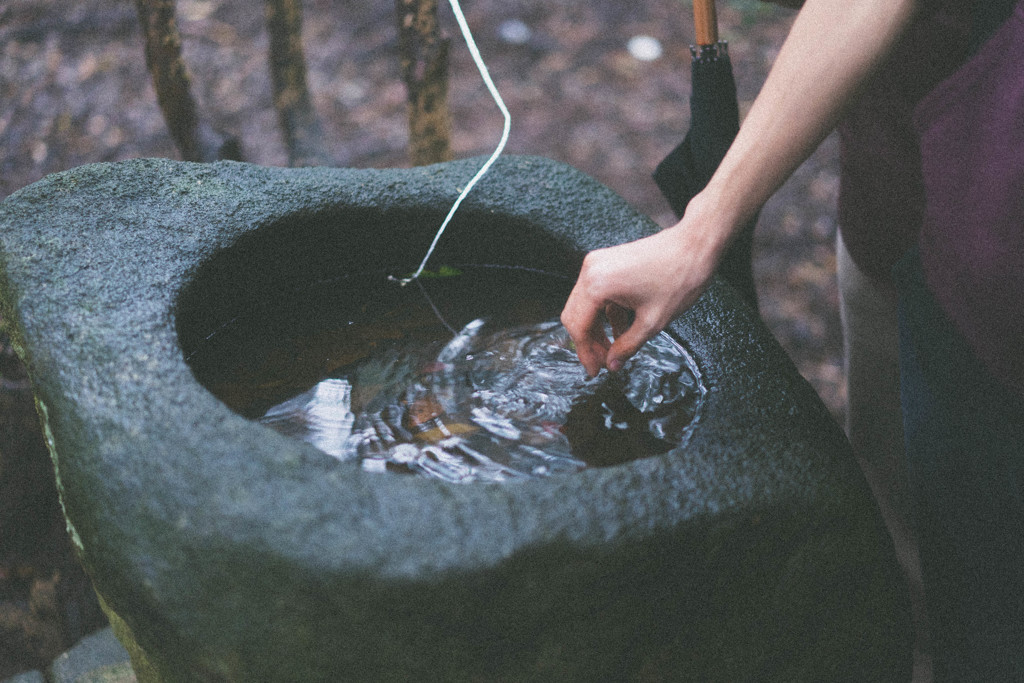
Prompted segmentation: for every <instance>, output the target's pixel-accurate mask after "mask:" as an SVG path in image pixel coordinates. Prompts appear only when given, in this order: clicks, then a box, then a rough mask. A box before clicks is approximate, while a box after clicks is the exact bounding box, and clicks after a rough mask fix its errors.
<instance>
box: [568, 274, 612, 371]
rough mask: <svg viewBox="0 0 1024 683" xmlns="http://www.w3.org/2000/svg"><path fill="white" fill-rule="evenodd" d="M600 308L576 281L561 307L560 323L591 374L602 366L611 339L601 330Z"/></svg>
mask: <svg viewBox="0 0 1024 683" xmlns="http://www.w3.org/2000/svg"><path fill="white" fill-rule="evenodd" d="M601 308H602V306H599V305H597V304H596V303H594V302H593V301H592V300H590V299H589V297H588V296H587V295H586V294H585V293H584V291H583V289H581V287H580V286H579V285H577V286H576V287H575V288H573V291H572V293H571V294H570V295H569V299H568V300H567V301H566V302H565V308H564V309H563V310H562V317H561V319H562V324H563V325H565V328H566V330H568V332H569V335H570V336H571V337H572V339H573V342H574V343H575V344H576V354H577V355H578V356H579V358H580V362H581V363H583V367H584V369H586V371H587V374H588V375H590V376H591V377H594V376H595V375H597V373H599V372H600V371H601V368H603V367H604V366H605V359H606V357H607V355H608V349H609V348H610V347H611V341H610V340H609V339H608V337H607V336H606V335H605V333H604V322H603V320H601V316H600V311H601Z"/></svg>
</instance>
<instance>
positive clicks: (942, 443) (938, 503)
mask: <svg viewBox="0 0 1024 683" xmlns="http://www.w3.org/2000/svg"><path fill="white" fill-rule="evenodd" d="M898 274H899V278H898V279H899V283H900V284H899V288H900V345H901V371H902V377H901V381H902V390H903V412H904V419H905V435H906V444H907V458H908V464H909V474H910V483H911V486H912V490H913V492H914V499H915V520H916V523H917V524H916V528H917V532H918V539H919V543H920V549H921V567H922V572H923V576H924V587H925V596H926V599H927V604H928V616H929V625H930V631H931V642H932V659H933V663H934V670H935V677H936V680H937V681H1024V397H1021V396H1018V395H1017V394H1014V393H1013V392H1011V391H1010V390H1009V389H1007V388H1005V387H1003V386H1002V385H1001V384H1000V383H999V382H998V381H996V380H995V379H994V378H992V377H991V376H989V374H988V372H987V371H986V369H985V368H984V366H982V364H981V363H980V362H978V361H977V360H976V359H975V358H974V356H973V354H972V353H971V351H970V348H969V347H968V345H967V344H966V343H965V342H964V341H963V339H962V338H961V337H960V335H959V334H958V333H957V332H956V330H955V328H953V326H952V324H951V323H950V322H949V320H948V319H947V318H946V316H945V315H944V314H943V312H942V310H941V309H940V308H939V306H938V305H937V304H936V303H935V300H934V299H933V298H932V297H931V295H930V293H929V292H928V291H927V288H926V286H925V284H924V278H923V276H922V275H921V272H920V265H919V261H917V260H916V259H915V258H914V256H913V255H911V257H909V258H908V259H905V260H904V261H903V262H901V263H900V265H899V268H898Z"/></svg>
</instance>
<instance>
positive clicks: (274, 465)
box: [0, 157, 911, 681]
mask: <svg viewBox="0 0 1024 683" xmlns="http://www.w3.org/2000/svg"><path fill="white" fill-rule="evenodd" d="M480 163H481V160H480V159H471V160H466V161H460V162H453V163H449V164H442V165H437V166H428V167H422V168H416V169H389V170H372V169H365V170H354V169H325V168H307V169H274V168H263V167H257V166H253V165H247V164H239V163H230V162H224V163H216V164H206V165H198V164H188V163H181V162H174V161H169V160H156V159H149V160H135V161H127V162H120V163H114V164H97V165H91V166H85V167H80V168H77V169H74V170H71V171H68V172H65V173H60V174H56V175H53V176H49V177H47V178H45V179H44V180H42V181H40V182H38V183H36V184H33V185H31V186H29V187H27V188H25V189H23V190H21V191H19V192H17V193H15V194H13V195H11V196H10V197H9V198H8V199H7V200H6V201H5V202H3V204H2V205H0V300H2V306H3V308H2V314H3V318H4V320H5V321H6V322H7V323H8V325H9V326H10V328H11V329H10V331H11V335H12V338H13V339H14V341H15V342H16V344H17V346H18V348H19V350H20V353H21V355H22V357H23V359H24V361H25V363H26V366H27V368H28V371H29V373H30V376H31V379H32V382H33V385H34V388H35V391H36V396H37V401H38V405H39V409H40V413H41V415H42V416H43V419H44V422H45V427H46V430H45V431H46V435H47V439H48V442H49V446H50V449H51V455H52V457H53V461H54V465H55V468H56V472H57V477H58V482H59V488H60V493H61V500H62V503H63V505H64V510H65V514H66V517H67V519H68V526H69V532H70V533H71V535H72V538H73V540H74V541H75V543H76V545H77V546H78V549H79V552H80V555H81V558H82V561H83V562H84V564H85V566H86V568H87V570H88V572H89V573H90V575H91V577H92V578H93V581H94V583H95V585H96V588H97V590H98V592H99V593H100V594H101V595H102V596H103V598H104V600H105V602H106V604H107V605H108V606H109V608H110V609H111V610H113V611H114V612H116V613H117V615H118V616H119V617H120V618H121V619H123V622H124V626H125V627H126V628H127V629H129V630H130V633H131V634H132V636H133V638H134V640H135V641H136V643H137V644H138V646H139V647H141V648H142V650H144V651H145V655H146V657H145V659H146V661H148V662H149V663H150V664H151V665H152V666H153V667H155V669H156V670H157V671H158V672H159V677H160V678H162V679H163V680H166V681H178V680H181V681H185V680H227V681H256V680H268V681H269V680H330V681H334V680H492V681H501V680H509V681H513V680H514V681H520V680H558V681H572V680H579V681H593V680H694V681H736V680H785V681H822V680H850V679H851V678H852V679H855V680H906V679H907V678H908V677H909V671H910V665H911V661H910V659H911V629H910V618H909V605H908V601H907V597H906V590H905V588H904V586H903V583H902V580H901V578H900V573H899V570H898V568H897V565H896V560H895V555H894V552H893V549H892V546H891V542H890V541H889V539H888V537H887V535H886V533H885V530H884V527H883V524H882V522H881V519H880V516H879V514H878V512H877V510H876V508H875V506H874V504H873V501H872V499H871V496H870V493H869V491H868V488H867V486H866V484H865V482H864V480H863V477H862V476H861V474H860V472H859V470H858V468H857V466H856V464H855V462H854V459H853V456H852V454H851V452H850V450H849V446H848V444H847V442H846V440H845V438H844V437H843V435H842V433H841V431H840V430H839V429H838V427H837V426H836V425H835V423H834V422H833V420H832V419H831V417H830V416H829V414H828V412H827V410H826V409H825V407H824V406H823V405H822V403H821V402H820V401H819V399H818V398H817V396H815V394H814V392H813V390H812V389H811V388H810V386H809V385H808V384H807V383H806V382H805V381H804V380H803V379H802V378H801V377H800V376H799V374H798V373H797V372H796V370H795V368H794V367H793V364H792V363H791V362H790V360H789V359H788V357H787V356H786V354H785V353H784V351H783V350H782V349H781V347H779V345H778V344H777V343H776V342H775V340H774V339H773V338H772V337H771V335H770V334H769V333H768V331H767V330H766V329H765V328H764V326H763V325H762V324H761V322H760V321H759V320H758V318H757V316H756V314H755V313H754V312H753V311H751V310H750V309H749V308H748V307H747V306H746V305H745V304H744V302H743V301H742V300H741V299H740V297H739V296H738V295H737V294H736V292H735V291H734V290H732V289H731V288H730V287H729V286H728V285H726V284H724V283H723V282H721V281H715V283H714V284H713V285H712V286H711V288H710V289H709V290H708V291H707V292H706V294H705V295H704V296H703V297H702V298H701V299H700V300H699V301H698V302H697V304H696V305H695V306H694V307H693V308H692V309H691V310H690V311H688V312H687V313H686V314H685V315H684V316H682V317H681V318H680V319H679V320H677V321H675V322H673V324H672V326H671V329H672V331H673V332H674V333H675V334H676V335H677V336H678V337H679V338H680V339H681V340H682V341H683V343H684V344H685V345H686V347H687V348H688V349H689V351H690V352H691V353H692V355H693V357H694V359H695V360H696V363H697V365H698V366H699V369H700V372H701V374H702V378H703V381H704V383H705V386H706V387H707V389H708V392H707V395H706V396H705V400H704V403H703V406H702V408H701V412H700V414H699V416H698V422H697V424H696V426H695V428H694V429H693V431H692V434H691V435H690V437H689V440H688V441H687V442H686V443H685V444H684V445H683V446H682V447H680V448H677V449H674V450H672V451H670V452H668V453H666V454H664V455H661V456H656V457H652V458H646V459H643V460H637V461H633V462H630V463H627V464H625V465H620V466H616V467H610V468H593V469H589V470H586V471H583V472H582V473H579V474H575V475H572V476H562V477H551V478H548V479H542V480H532V481H524V482H511V483H506V484H501V485H493V484H481V485H451V484H446V483H444V482H441V481H432V480H427V479H419V478H412V477H399V476H384V475H380V474H375V473H367V472H363V471H362V470H361V469H360V468H359V466H358V465H357V464H355V463H339V462H337V461H335V460H334V459H332V458H330V457H328V456H326V455H324V454H322V453H320V452H319V451H317V450H315V449H314V448H312V447H311V446H308V445H306V444H303V443H300V442H298V441H294V440H291V439H288V438H286V437H284V436H281V435H279V434H277V433H275V432H273V431H271V430H269V429H267V428H264V427H262V426H260V425H258V424H256V423H254V422H251V421H249V420H246V419H244V418H242V417H240V416H239V415H236V414H235V413H233V412H232V411H231V410H229V409H228V408H227V407H226V406H225V405H224V404H222V403H221V402H220V401H218V400H217V399H216V398H215V397H214V396H213V395H212V394H211V393H210V392H208V391H207V390H206V389H205V388H204V387H203V386H201V385H200V384H199V383H198V382H197V381H196V379H195V378H194V376H193V375H192V373H191V372H190V369H189V366H188V364H187V363H186V362H185V359H184V356H183V352H182V337H181V334H182V332H181V331H182V330H184V329H192V330H197V329H202V327H203V325H205V324H207V323H206V322H204V321H205V320H206V319H207V318H208V319H209V321H215V320H216V319H217V318H218V316H220V315H222V314H223V313H224V311H222V310H219V309H218V306H227V305H230V302H231V300H232V295H231V292H232V291H237V290H240V289H244V290H246V291H247V292H249V293H250V294H251V292H252V288H254V287H255V288H259V287H265V288H266V290H267V292H268V293H269V292H271V291H272V288H273V286H274V283H275V282H280V281H281V279H282V278H289V277H309V278H313V277H318V276H322V275H323V274H325V273H330V272H335V271H337V269H344V268H349V267H352V266H353V264H358V263H365V262H368V261H371V262H374V263H376V264H379V265H380V266H381V267H385V268H389V269H393V270H394V272H396V273H405V272H410V271H412V270H413V269H414V268H415V267H416V265H417V264H418V262H419V259H420V258H421V257H422V255H423V253H424V250H425V248H426V245H427V244H429V242H430V239H431V238H432V237H433V232H434V230H435V229H436V227H437V225H438V223H439V221H440V218H441V217H443V215H444V214H445V213H446V212H447V210H448V207H449V206H450V204H451V202H452V200H453V199H454V197H455V195H456V194H457V192H458V190H459V188H461V187H462V186H463V185H464V184H465V183H466V182H467V181H468V180H469V178H470V177H471V176H472V175H473V173H474V172H475V171H476V169H477V168H478V167H479V165H480ZM656 229H657V227H656V226H655V225H654V224H653V223H652V222H651V221H649V220H648V219H647V218H645V217H643V216H641V215H640V214H638V213H637V212H635V211H634V210H632V209H631V208H630V207H629V206H628V205H626V203H625V202H624V201H623V200H622V199H621V198H620V197H618V196H617V195H615V193H613V192H612V191H610V190H609V189H607V188H605V187H603V186H601V185H600V184H598V183H597V182H596V181H594V180H592V179H590V178H588V177H586V176H584V175H582V174H580V173H579V172H577V171H575V170H574V169H572V168H570V167H568V166H565V165H564V164H560V163H558V162H554V161H551V160H547V159H542V158H537V157H505V158H503V159H502V160H500V161H499V162H498V163H497V164H496V165H495V166H494V167H493V169H492V170H491V172H490V174H489V175H488V176H487V177H486V178H485V179H484V180H483V181H482V182H481V183H480V184H479V185H478V186H477V187H476V188H475V189H474V191H473V192H472V193H471V194H470V196H469V197H468V198H467V200H466V202H465V203H464V204H463V208H462V209H461V211H460V214H459V215H458V216H457V218H456V220H455V221H454V222H453V223H452V225H451V226H450V227H449V231H448V233H447V234H446V236H445V237H444V238H442V241H441V244H440V246H439V255H438V257H437V258H438V260H437V261H435V263H446V262H455V261H458V260H460V259H462V260H467V259H477V260H486V261H488V262H493V263H504V264H510V265H519V266H526V267H532V268H541V269H544V270H549V271H556V272H564V273H567V274H570V275H574V274H575V273H576V271H577V270H578V268H579V265H580V263H581V262H582V257H583V254H584V253H585V252H586V251H588V250H590V249H593V248H596V247H601V246H607V245H611V244H615V243H619V242H623V241H626V240H629V239H634V238H637V237H640V236H642V235H644V234H649V233H651V232H653V231H655V230H656ZM200 274H201V275H202V278H199V275H200ZM200 279H201V280H202V284H201V285H199V284H196V283H197V282H199V280H200ZM204 288H205V289H204ZM204 292H205V293H209V294H210V297H204ZM213 294H216V296H215V297H214V296H213ZM206 298H209V299H210V303H208V304H204V303H203V302H204V300H205V299H206ZM224 302H227V303H224ZM204 316H205V317H204Z"/></svg>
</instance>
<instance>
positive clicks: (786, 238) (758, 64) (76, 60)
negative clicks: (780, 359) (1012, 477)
mask: <svg viewBox="0 0 1024 683" xmlns="http://www.w3.org/2000/svg"><path fill="white" fill-rule="evenodd" d="M718 4H719V10H718V11H719V22H720V29H721V33H722V37H723V38H725V39H727V40H728V41H729V45H730V47H729V50H730V55H731V57H732V60H733V67H734V70H735V74H736V79H737V87H738V91H739V98H740V101H741V109H742V108H743V107H744V106H746V105H748V104H749V102H750V101H751V100H752V99H753V98H754V97H755V95H756V94H757V91H758V89H759V88H760V86H761V84H762V82H763V80H764V77H765V75H766V73H767V71H768V69H769V67H770V66H771V64H772V62H773V60H774V58H775V55H776V54H777V51H778V49H779V46H780V45H781V43H782V40H783V39H784V37H785V35H786V32H787V31H788V29H789V26H790V23H791V21H792V18H793V13H792V12H791V11H789V10H785V9H781V8H778V7H776V6H774V5H770V4H767V3H763V2H759V1H758V0H726V1H724V2H723V1H721V0H720V2H719V3H718ZM257 8H258V9H257ZM463 9H464V10H465V13H466V16H467V19H468V21H469V24H470V26H471V27H472V29H473V31H474V34H475V37H476V39H477V42H478V44H479V47H480V50H481V53H482V55H483V57H484V59H485V61H486V62H487V64H488V67H489V69H490V72H491V75H492V77H493V78H494V80H495V82H496V84H497V87H498V88H499V90H500V91H501V93H502V95H503V97H504V99H505V101H506V103H507V105H508V107H509V110H510V111H511V115H512V133H511V138H510V140H509V143H508V147H507V150H506V151H507V153H522V154H540V155H544V156H549V157H553V158H555V159H560V160H562V161H565V162H568V163H570V164H572V165H574V166H576V167H577V168H579V169H581V170H583V171H585V172H587V173H589V174H591V175H593V176H594V177H596V178H597V179H599V180H601V181H602V182H604V183H605V184H606V185H608V186H610V187H611V188H613V189H614V190H616V191H617V192H619V193H620V194H621V195H622V196H623V197H625V198H626V199H627V200H628V201H629V202H630V203H631V204H633V205H634V206H635V207H637V208H638V209H639V210H641V211H642V212H644V213H646V214H648V215H650V216H651V217H652V218H654V219H655V220H656V221H657V222H658V223H659V224H661V225H663V226H667V225H669V224H671V223H672V222H674V217H673V215H672V213H671V210H670V209H669V208H668V206H667V204H666V203H665V202H664V200H663V199H662V198H661V196H660V193H659V192H658V190H657V188H656V187H655V185H654V183H653V181H652V180H651V172H652V171H653V169H654V168H655V166H656V165H657V164H658V163H659V162H660V161H661V159H662V158H664V156H665V155H666V154H668V152H669V151H670V150H671V149H672V148H673V147H674V146H675V145H676V144H677V143H678V142H679V141H680V140H681V139H682V137H683V135H684V134H685V132H686V129H687V125H688V118H689V104H688V97H689V79H690V53H689V45H690V43H691V42H692V41H693V22H692V14H691V9H690V5H689V3H688V2H685V1H684V0H646V1H645V2H642V3H638V2H636V1H635V0H595V1H594V2H586V3H581V2H576V1H575V0H502V1H501V2H498V1H496V0H471V1H470V0H467V1H466V2H465V4H464V8H463ZM441 15H442V21H443V23H444V24H445V26H446V28H447V33H448V34H449V35H450V36H451V37H452V50H451V69H450V70H451V83H450V101H451V109H452V113H453V138H452V143H453V151H454V154H455V156H456V157H459V158H461V157H465V156H470V155H477V154H487V153H490V152H491V150H492V149H493V148H494V146H495V145H496V144H497V141H498V138H499V136H500V132H501V125H502V124H501V116H500V114H499V112H498V111H497V109H496V107H495V106H494V104H493V102H492V101H491V100H490V97H489V96H488V94H487V92H486V90H485V88H484V86H483V84H482V83H481V80H480V77H479V74H478V73H477V71H476V68H475V67H474V66H473V64H472V61H471V58H470V56H469V54H468V51H467V50H466V48H465V45H464V44H463V43H462V40H461V37H460V35H459V33H458V29H457V27H456V26H455V24H454V20H453V19H452V17H451V13H450V11H449V10H448V8H447V5H446V4H444V3H441ZM178 26H179V29H180V31H181V33H182V35H183V39H184V55H185V60H186V62H187V64H188V66H189V69H190V70H191V72H192V76H193V89H194V90H193V92H194V94H195V96H196V97H197V99H198V101H199V104H200V108H201V113H202V116H203V117H204V118H205V119H206V120H207V121H208V122H209V123H211V124H212V125H213V126H214V128H216V129H219V130H221V131H224V132H226V133H228V134H231V135H235V136H237V137H238V138H240V140H241V143H242V146H243V151H244V154H245V158H246V160H248V161H251V162H255V163H258V164H264V165H276V166H283V165H286V163H287V156H286V151H285V148H284V145H283V142H282V140H281V137H280V134H279V131H278V127H277V119H276V114H275V111H274V109H273V106H272V102H271V86H270V79H269V74H268V71H267V63H266V54H267V38H266V31H265V29H264V26H263V16H262V6H261V4H254V3H251V2H244V1H243V0H178ZM637 36H650V37H653V38H655V39H656V40H657V41H658V42H659V43H660V46H661V49H662V51H661V54H660V56H658V57H657V58H655V59H643V58H638V57H637V56H634V55H633V54H632V53H631V52H630V51H629V49H628V45H629V41H630V39H632V38H634V37H637ZM304 46H305V51H306V61H307V65H308V68H309V74H308V78H309V84H310V89H311V91H312V95H313V99H314V105H315V107H316V110H317V113H318V114H319V116H320V117H321V120H322V122H323V124H324V128H325V130H326V133H327V139H328V147H329V149H328V152H329V154H330V155H331V156H332V157H333V158H334V159H336V160H337V163H338V165H345V166H353V167H384V166H406V165H408V161H407V155H406V151H405V147H406V139H407V134H406V130H407V127H406V115H405V88H404V86H403V84H402V81H401V79H400V73H399V63H398V49H397V32H396V28H395V10H394V3H393V2H372V3H371V2H355V1H354V0H306V1H305V3H304ZM641 56H644V55H641ZM650 56H652V55H646V57H650ZM837 149H838V145H837V143H836V140H835V137H834V136H833V137H830V138H829V139H827V140H826V141H825V143H824V144H823V145H822V146H821V147H820V148H819V150H818V151H817V152H816V153H815V154H814V155H813V156H812V157H811V159H810V160H809V161H808V162H806V163H805V164H804V165H803V166H802V167H801V168H800V169H799V170H798V171H797V173H796V174H795V175H794V176H793V178H792V179H791V180H790V181H789V182H788V183H787V184H786V185H785V186H784V187H783V188H782V190H780V192H779V193H778V194H777V195H776V196H775V197H774V198H773V199H772V200H771V201H770V202H769V204H768V205H767V206H766V207H765V209H764V211H763V212H762V214H761V220H760V224H759V227H758V231H757V237H756V242H755V277H756V279H757V284H758V290H759V296H760V301H761V313H762V316H763V318H764V319H765V321H766V322H767V324H768V326H769V327H770V328H771V330H772V331H773V332H774V334H775V335H776V337H777V338H778V339H779V340H780V342H781V343H782V344H783V346H784V347H785V348H786V349H787V351H788V352H789V353H790V355H791V357H792V358H793V360H794V361H795V362H796V364H797V366H798V367H799V369H800V371H801V372H802V373H803V375H804V376H805V377H806V378H807V379H808V380H809V381H810V382H811V383H812V384H813V386H814V387H815V388H816V389H817V391H818V393H819V394H820V395H821V396H822V398H823V400H824V401H825V403H826V404H827V405H828V407H829V408H830V409H831V410H832V412H833V414H834V415H836V417H837V419H838V418H840V417H841V415H842V410H843V403H844V400H845V397H844V388H843V386H842V377H841V338H840V333H839V320H838V314H837V308H836V307H837V298H836V297H837V295H836V288H835V284H834V272H835V259H834V253H833V242H834V238H835V231H836V212H835V200H836V194H837V190H838V166H837V153H838V152H837ZM144 156H147V157H148V156H163V157H172V158H178V154H177V152H176V150H175V148H174V146H173V144H172V141H171V139H170V137H169V135H168V133H167V129H166V127H165V124H164V121H163V119H162V117H161V115H160V112H159V110H158V108H157V105H156V100H155V95H154V92H153V88H152V85H151V82H150V79H149V75H148V73H147V71H146V67H145V60H144V57H143V43H142V34H141V31H140V30H139V27H138V23H137V19H136V12H135V7H134V4H133V3H130V2H128V1H127V0H105V1H101V0H77V1H76V2H74V3H65V2H58V1H57V0H5V1H4V3H3V5H2V7H0V199H2V198H3V197H6V196H7V195H9V194H11V193H12V192H14V191H16V190H18V189H19V188H21V187H23V186H25V185H28V184H29V183H32V182H34V181H36V180H38V179H40V178H42V177H43V176H44V175H46V174H48V173H52V172H55V171H60V170H64V169H67V168H71V167H74V166H77V165H81V164H85V163H91V162H98V161H116V160H120V159H126V158H132V157H144ZM101 621H102V615H100V614H98V613H97V612H96V610H95V605H94V603H93V602H92V601H91V596H90V595H89V591H88V587H87V583H86V581H85V579H84V577H83V576H82V575H81V570H80V569H78V568H77V565H76V563H75V562H74V560H73V558H72V557H71V555H70V549H69V546H68V543H67V541H66V539H65V538H64V531H63V524H62V522H61V518H60V514H59V509H58V508H57V504H56V496H55V493H54V487H53V481H52V473H51V472H50V469H49V460H48V458H47V456H46V451H45V447H44V446H43V444H42V438H41V435H40V434H39V430H38V428H37V427H36V426H35V416H34V412H33V410H32V398H31V390H30V387H29V386H28V382H27V380H26V379H25V376H24V372H23V370H22V369H21V368H20V366H19V364H18V363H17V361H16V359H15V358H14V357H13V352H12V351H11V349H10V348H9V344H8V343H7V340H6V338H5V337H0V678H3V677H5V676H7V675H10V674H13V673H15V672H17V671H19V670H22V669H27V668H34V667H35V668H38V667H42V666H44V665H45V663H46V662H47V661H48V660H49V658H51V657H53V656H54V655H55V654H57V653H58V652H59V651H61V649H62V648H65V647H67V646H68V645H70V644H71V643H72V642H73V641H74V640H77V638H78V637H80V636H81V635H82V634H83V633H84V632H86V631H88V630H89V629H91V628H93V627H94V626H95V625H96V623H98V622H101Z"/></svg>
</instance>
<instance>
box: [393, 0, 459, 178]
mask: <svg viewBox="0 0 1024 683" xmlns="http://www.w3.org/2000/svg"><path fill="white" fill-rule="evenodd" d="M395 7H396V10H397V14H398V46H399V54H400V56H401V66H402V79H403V80H404V81H405V86H406V90H407V92H408V111H409V158H410V160H411V161H412V163H413V164H414V165H416V166H421V165H424V164H433V163H437V162H440V161H448V160H450V159H451V158H452V153H451V128H452V126H451V115H450V113H449V111H448V46H449V42H450V41H449V40H448V38H446V37H444V36H443V35H442V34H441V29H440V26H439V25H438V22H437V0H395Z"/></svg>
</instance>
